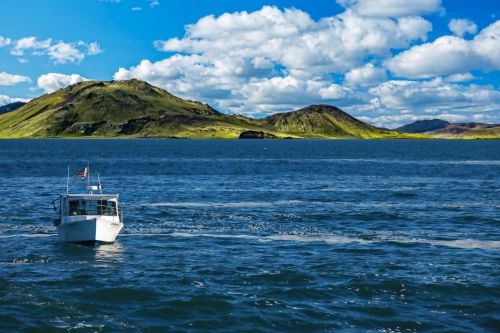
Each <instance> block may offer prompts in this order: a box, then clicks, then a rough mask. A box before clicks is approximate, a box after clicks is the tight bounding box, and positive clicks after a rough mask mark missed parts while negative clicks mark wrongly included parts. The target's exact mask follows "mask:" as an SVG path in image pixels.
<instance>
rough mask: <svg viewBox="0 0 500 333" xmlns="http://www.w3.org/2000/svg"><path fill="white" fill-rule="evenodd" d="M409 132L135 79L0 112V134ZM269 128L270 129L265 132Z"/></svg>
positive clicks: (71, 90) (327, 112)
mask: <svg viewBox="0 0 500 333" xmlns="http://www.w3.org/2000/svg"><path fill="white" fill-rule="evenodd" d="M245 131H259V132H263V133H264V135H263V137H277V138H283V137H297V138H408V137H416V136H414V135H410V134H402V133H398V132H392V131H386V130H382V129H379V128H376V127H373V126H370V125H368V124H365V123H363V122H361V121H359V120H357V119H355V118H353V117H351V116H349V115H348V114H346V113H345V112H343V111H341V110H340V109H338V108H335V107H332V106H325V105H323V106H321V105H316V106H311V107H308V108H305V109H302V110H299V111H295V112H289V113H281V114H275V115H272V116H270V117H267V118H263V119H252V118H247V117H243V116H230V115H226V114H223V113H220V112H218V111H216V110H214V109H213V108H211V107H210V106H209V105H206V104H202V103H200V102H196V101H189V100H184V99H181V98H178V97H176V96H174V95H171V94H169V93H168V92H166V91H165V90H162V89H160V88H157V87H154V86H151V85H149V84H147V83H146V82H143V81H139V80H135V79H133V80H127V81H86V82H81V83H77V84H75V85H72V86H68V87H66V88H64V89H60V90H58V91H55V92H54V93H52V94H45V95H42V96H40V97H38V98H35V99H33V100H32V101H30V102H29V103H28V104H26V105H24V106H22V107H20V108H19V109H17V110H15V111H12V112H8V113H5V114H3V115H0V137H4V138H22V137H34V138H45V137H122V136H123V137H178V138H238V137H239V136H240V134H241V133H242V132H245ZM268 134H269V135H268Z"/></svg>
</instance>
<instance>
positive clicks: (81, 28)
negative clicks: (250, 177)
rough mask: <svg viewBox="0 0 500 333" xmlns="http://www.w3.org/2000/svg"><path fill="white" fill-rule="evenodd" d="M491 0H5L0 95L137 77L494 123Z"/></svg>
mask: <svg viewBox="0 0 500 333" xmlns="http://www.w3.org/2000/svg"><path fill="white" fill-rule="evenodd" d="M499 19H500V2H498V1H494V0H476V1H450V0H443V1H440V0H415V1H407V0H338V1H334V0H330V1H323V0H318V1H304V0H281V1H272V0H268V1H260V0H254V1H244V0H240V1H234V0H217V1H194V0H184V1H180V2H179V1H169V0H168V1H167V0H81V1H63V0H60V1H56V0H45V1H37V0H3V1H1V2H0V105H3V104H6V103H9V102H12V101H15V100H17V99H23V100H26V99H30V98H33V97H36V96H38V95H40V94H42V93H44V92H51V91H53V90H54V89H57V88H60V87H63V86H65V85H68V84H72V83H75V82H78V81H81V80H84V79H96V80H112V79H129V78H132V77H135V78H139V79H143V80H146V81H148V82H150V83H152V84H155V85H158V86H160V87H162V88H164V89H167V90H168V91H170V92H172V93H174V94H176V95H179V96H182V97H185V98H189V99H196V100H200V101H203V102H207V103H209V104H211V105H213V106H214V107H216V108H218V109H219V110H221V111H224V112H228V113H240V114H245V115H249V116H256V117H260V116H265V115H268V114H271V113H274V112H281V111H291V110H294V109H297V108H300V107H303V106H306V105H309V104H333V105H337V106H340V107H341V108H343V109H345V110H346V111H348V112H349V113H351V114H353V115H355V116H356V117H358V118H360V119H362V120H365V121H368V122H370V123H372V124H375V125H380V126H387V127H392V126H397V125H400V124H403V123H407V122H411V121H413V120H417V119H424V118H434V117H440V118H444V119H448V120H451V121H480V122H489V123H500V112H499V110H500V92H499V87H500V74H499V69H500V21H497V20H499Z"/></svg>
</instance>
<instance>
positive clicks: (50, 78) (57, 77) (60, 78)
mask: <svg viewBox="0 0 500 333" xmlns="http://www.w3.org/2000/svg"><path fill="white" fill-rule="evenodd" d="M86 80H87V79H86V78H84V77H82V76H80V75H78V74H70V75H67V74H60V73H47V74H43V75H41V76H40V77H38V80H37V86H38V88H40V89H43V91H44V92H45V93H51V92H53V91H55V90H57V89H60V88H64V87H66V86H69V85H72V84H75V83H78V82H81V81H86Z"/></svg>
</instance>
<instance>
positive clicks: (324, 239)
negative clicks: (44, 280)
mask: <svg viewBox="0 0 500 333" xmlns="http://www.w3.org/2000/svg"><path fill="white" fill-rule="evenodd" d="M123 236H139V237H188V238H189V237H191V238H195V237H202V238H222V239H248V240H253V241H258V242H272V241H276V242H294V243H326V244H350V243H358V244H377V243H399V244H425V245H430V246H445V247H449V248H459V249H483V250H500V241H496V240H495V241H488V240H477V239H453V240H434V239H418V238H401V237H398V238H379V239H363V238H354V237H345V236H340V235H332V234H330V235H318V236H313V235H311V236H307V235H293V234H278V235H268V236H257V235H249V234H219V233H191V232H173V233H129V234H123V235H120V237H123Z"/></svg>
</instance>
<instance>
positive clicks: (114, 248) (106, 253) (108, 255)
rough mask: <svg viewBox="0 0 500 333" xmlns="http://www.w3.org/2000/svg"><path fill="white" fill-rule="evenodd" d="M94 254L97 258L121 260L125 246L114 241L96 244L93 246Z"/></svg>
mask: <svg viewBox="0 0 500 333" xmlns="http://www.w3.org/2000/svg"><path fill="white" fill-rule="evenodd" d="M94 250H95V251H94V255H95V258H96V259H97V260H102V261H122V260H123V252H125V246H123V245H122V244H120V243H119V242H118V241H115V242H114V243H111V244H98V245H97V246H96V247H95V248H94Z"/></svg>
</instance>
